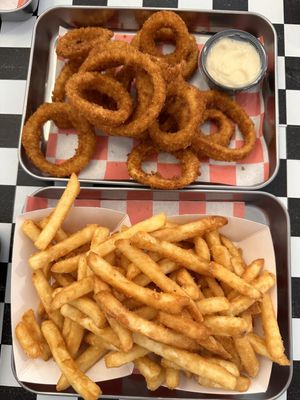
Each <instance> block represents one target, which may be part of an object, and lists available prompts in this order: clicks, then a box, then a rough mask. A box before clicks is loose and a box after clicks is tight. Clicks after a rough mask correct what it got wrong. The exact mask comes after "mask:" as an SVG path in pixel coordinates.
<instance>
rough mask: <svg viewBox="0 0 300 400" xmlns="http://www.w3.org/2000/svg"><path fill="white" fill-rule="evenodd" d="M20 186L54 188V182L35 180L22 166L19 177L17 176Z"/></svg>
mask: <svg viewBox="0 0 300 400" xmlns="http://www.w3.org/2000/svg"><path fill="white" fill-rule="evenodd" d="M17 185H18V186H52V185H53V183H52V182H48V181H42V180H40V179H36V178H33V177H32V176H31V175H29V174H28V173H27V172H25V171H24V170H23V168H22V167H21V165H20V164H19V165H18V176H17Z"/></svg>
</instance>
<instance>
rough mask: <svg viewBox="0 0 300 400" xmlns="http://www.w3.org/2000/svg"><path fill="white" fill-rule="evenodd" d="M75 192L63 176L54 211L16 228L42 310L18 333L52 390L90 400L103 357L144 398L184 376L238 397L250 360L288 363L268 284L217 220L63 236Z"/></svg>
mask: <svg viewBox="0 0 300 400" xmlns="http://www.w3.org/2000/svg"><path fill="white" fill-rule="evenodd" d="M79 191H80V185H79V182H78V180H77V177H76V175H72V176H71V178H70V180H69V182H68V185H67V187H66V189H65V191H64V193H63V195H62V197H61V199H60V200H59V202H58V204H57V206H56V208H55V209H54V210H53V212H52V213H51V214H50V215H49V216H48V217H47V218H45V219H43V220H42V221H38V222H34V221H32V220H26V221H25V222H24V223H23V226H22V229H23V231H24V233H25V234H26V235H27V236H28V237H29V238H30V239H31V240H32V241H33V242H34V245H35V246H36V248H37V249H38V251H37V252H36V253H35V254H33V255H32V256H31V257H30V258H29V265H30V267H31V268H32V270H33V274H32V282H33V285H34V287H35V289H36V291H37V293H38V295H39V298H40V304H38V305H37V316H35V314H34V312H33V310H28V311H26V312H25V314H24V315H23V317H22V320H21V321H20V322H19V323H18V325H17V326H16V330H15V332H16V337H17V338H18V341H19V343H20V345H21V346H22V348H23V349H24V351H25V353H26V354H27V355H28V356H29V357H31V358H38V357H39V358H42V359H44V360H48V359H49V358H50V357H53V359H54V360H55V361H56V363H57V365H58V366H59V368H60V369H61V377H60V379H59V381H58V382H57V386H56V387H57V390H58V391H62V390H65V389H67V388H68V387H69V386H72V387H73V388H74V390H76V391H77V392H78V393H79V394H80V395H81V396H82V397H83V398H84V399H88V400H89V399H97V398H98V397H99V396H100V395H101V389H100V387H99V386H98V385H97V384H96V383H95V382H93V381H92V380H90V378H88V376H87V375H86V374H85V372H86V371H88V369H89V368H91V367H92V366H93V365H94V364H95V363H96V362H97V361H99V360H100V359H101V358H103V357H104V360H105V364H106V367H107V368H115V367H119V366H122V365H124V364H126V363H129V362H133V363H134V366H135V368H136V369H137V370H138V371H139V372H140V374H142V375H143V376H144V377H145V381H146V385H147V388H148V389H149V390H156V389H157V388H158V387H159V386H161V385H163V384H164V385H166V386H167V387H168V388H169V389H175V388H176V387H178V385H179V383H180V372H181V371H182V372H183V373H184V374H186V376H188V377H189V378H190V379H195V380H196V382H198V383H199V385H202V386H207V387H212V388H221V389H224V390H235V391H240V392H245V391H247V390H248V388H249V385H250V383H251V381H250V378H254V377H255V376H256V375H257V374H258V371H259V357H258V356H264V357H267V358H268V359H270V360H272V361H274V362H276V363H278V364H280V365H282V366H285V365H289V360H288V359H287V357H286V356H285V353H284V346H283V342H282V338H281V335H280V331H279V327H278V323H277V320H276V317H275V313H274V309H273V305H272V302H271V298H270V295H269V290H270V289H271V288H272V287H273V286H274V285H275V277H274V275H273V274H272V273H270V272H268V271H267V270H264V260H263V259H255V260H253V261H252V262H251V263H250V264H249V265H247V264H246V263H245V261H244V260H243V256H242V252H241V250H240V249H238V248H237V247H236V246H235V244H234V243H233V242H232V241H231V240H229V238H227V237H225V236H223V235H221V234H220V233H219V228H221V227H222V226H224V225H225V224H226V223H227V219H226V218H224V217H218V216H209V217H204V218H202V219H199V220H197V221H194V222H190V223H186V224H183V225H178V224H174V223H171V222H169V221H168V220H167V218H166V216H165V215H164V214H163V213H162V214H158V215H155V216H153V217H152V218H149V219H147V220H144V221H141V222H139V223H137V224H136V225H133V226H131V227H126V226H123V227H122V228H121V229H120V231H119V232H117V233H113V234H111V233H110V232H109V230H108V229H107V228H106V227H102V226H99V225H97V224H92V225H87V226H85V227H83V228H82V229H81V230H79V231H78V232H76V233H73V234H68V233H67V232H65V231H64V230H63V227H62V225H63V221H64V219H65V218H66V216H67V214H68V212H69V210H70V208H71V207H72V205H73V203H74V200H75V198H76V196H77V195H78V193H79ZM257 320H261V324H262V327H263V336H259V335H258V334H256V333H255V332H254V325H256V323H257Z"/></svg>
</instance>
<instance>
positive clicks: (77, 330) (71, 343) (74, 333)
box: [63, 321, 84, 357]
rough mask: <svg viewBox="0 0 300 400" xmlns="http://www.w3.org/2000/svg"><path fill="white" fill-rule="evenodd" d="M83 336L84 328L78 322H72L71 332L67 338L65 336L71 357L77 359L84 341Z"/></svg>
mask: <svg viewBox="0 0 300 400" xmlns="http://www.w3.org/2000/svg"><path fill="white" fill-rule="evenodd" d="M83 335H84V328H83V327H82V326H80V325H79V324H77V322H74V321H71V323H70V329H69V332H68V333H67V335H66V336H65V335H64V334H63V337H64V339H65V342H66V346H67V349H68V351H69V353H70V355H71V357H76V355H77V353H78V350H79V347H80V345H81V341H82V339H83Z"/></svg>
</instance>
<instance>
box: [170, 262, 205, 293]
mask: <svg viewBox="0 0 300 400" xmlns="http://www.w3.org/2000/svg"><path fill="white" fill-rule="evenodd" d="M175 279H176V281H177V283H178V284H179V285H180V286H181V288H182V289H183V290H184V291H185V293H187V294H188V296H189V297H190V298H191V299H192V300H199V298H201V293H200V290H199V288H198V286H197V285H196V283H195V281H194V279H193V277H192V276H191V274H190V273H189V271H187V270H186V269H185V268H181V269H179V270H178V271H177V272H176V273H175Z"/></svg>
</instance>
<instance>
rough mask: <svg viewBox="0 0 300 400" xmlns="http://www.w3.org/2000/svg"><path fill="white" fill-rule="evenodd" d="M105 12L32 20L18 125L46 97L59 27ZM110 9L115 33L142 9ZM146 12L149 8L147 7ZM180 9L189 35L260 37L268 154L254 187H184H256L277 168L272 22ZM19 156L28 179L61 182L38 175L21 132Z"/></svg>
mask: <svg viewBox="0 0 300 400" xmlns="http://www.w3.org/2000/svg"><path fill="white" fill-rule="evenodd" d="M107 10H108V8H107V7H106V8H104V7H93V8H90V7H56V8H53V9H50V10H48V11H46V12H45V13H44V14H42V15H41V16H40V17H39V18H38V20H37V23H36V26H35V29H34V33H33V41H32V49H31V56H30V63H29V72H28V79H27V89H26V95H25V105H24V110H23V119H22V124H21V126H23V125H24V123H25V121H26V120H27V119H28V118H29V116H30V115H31V114H32V113H33V112H34V111H35V110H36V109H37V108H38V106H39V105H40V104H42V103H43V102H44V101H45V99H47V97H48V96H49V93H51V85H52V83H53V82H49V81H48V70H49V63H50V53H51V51H53V50H52V49H53V42H54V40H55V38H56V36H57V34H58V28H59V26H63V27H65V28H72V27H75V26H80V25H86V23H87V22H86V21H90V20H91V18H93V16H94V15H95V14H94V13H96V12H97V13H98V14H97V15H98V16H99V13H101V12H103V13H104V12H106V11H107ZM111 10H114V11H115V15H114V17H113V18H112V19H111V20H109V21H107V23H106V24H105V26H106V27H107V28H109V29H112V30H115V31H119V32H120V31H122V32H124V31H126V32H134V31H136V30H137V29H138V26H137V22H136V19H135V17H136V16H138V15H139V14H140V13H143V11H144V10H145V9H144V8H143V9H134V8H118V9H113V8H112V9H111ZM151 10H152V11H153V9H151ZM173 11H174V10H173ZM180 13H181V15H183V16H184V14H186V16H187V17H188V16H191V15H193V20H192V25H191V24H190V26H189V30H190V31H191V32H192V33H194V34H197V33H198V34H213V33H215V32H219V31H221V30H223V29H227V28H236V29H243V30H246V31H248V32H250V33H252V34H253V35H255V36H257V37H259V36H263V38H264V45H265V49H266V52H267V56H268V70H267V74H266V77H265V80H264V84H263V89H262V93H263V99H264V104H265V118H264V126H263V134H264V138H265V141H266V144H267V147H268V152H269V160H270V175H269V179H268V180H266V181H264V182H263V183H261V184H259V185H253V186H226V185H223V184H207V183H202V182H197V183H194V184H191V185H190V186H189V188H191V189H228V188H230V189H244V190H249V189H254V190H257V189H260V188H262V187H264V186H266V185H267V184H268V183H270V182H271V181H272V180H273V179H274V177H275V176H276V173H277V171H278V168H279V151H278V110H277V108H278V107H277V104H278V99H277V67H276V62H277V39H276V32H275V30H274V28H273V26H272V24H271V23H270V22H269V21H268V20H267V19H266V18H264V17H263V16H261V15H259V14H255V13H249V12H234V11H230V12H226V11H196V10H195V11H194V10H188V11H187V10H180ZM185 19H187V18H185ZM51 43H52V45H51ZM51 46H52V47H51ZM45 136H46V135H44V137H43V138H42V140H43V142H42V148H43V147H45V143H46V138H45ZM19 159H20V163H21V166H22V168H23V169H24V170H25V171H26V172H27V173H28V174H30V175H31V176H32V177H35V178H39V179H42V180H45V181H53V180H56V181H66V180H67V179H65V178H55V177H51V176H44V175H43V173H41V172H40V171H38V170H37V169H36V168H35V167H34V166H33V165H32V164H31V163H30V161H29V160H28V158H27V156H26V154H25V151H24V149H23V147H22V144H21V135H20V142H19ZM81 182H88V183H98V184H102V185H109V186H119V187H120V186H123V187H142V186H141V185H140V184H139V183H136V182H133V181H131V180H95V179H93V180H91V179H89V180H88V179H81Z"/></svg>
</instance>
